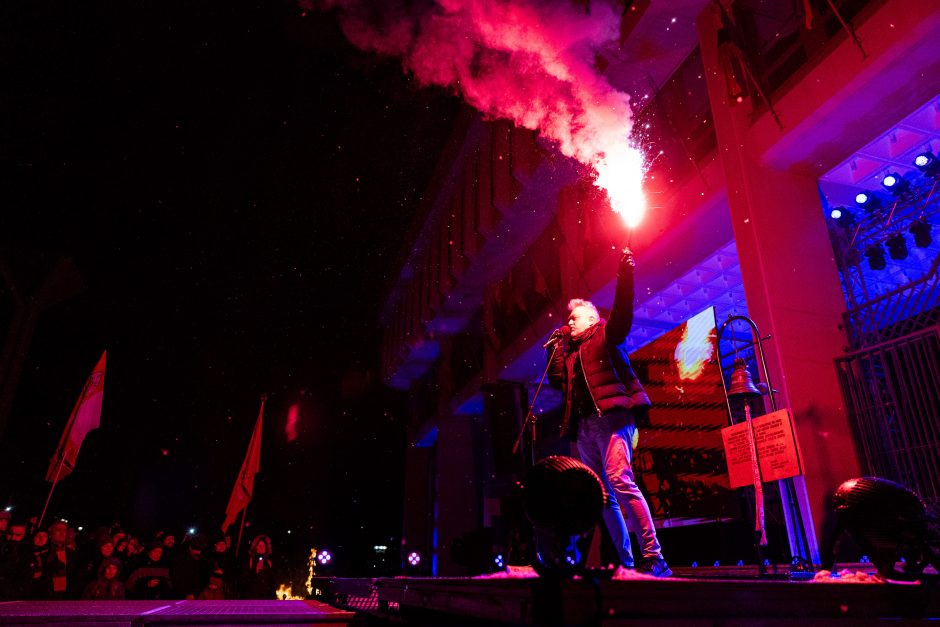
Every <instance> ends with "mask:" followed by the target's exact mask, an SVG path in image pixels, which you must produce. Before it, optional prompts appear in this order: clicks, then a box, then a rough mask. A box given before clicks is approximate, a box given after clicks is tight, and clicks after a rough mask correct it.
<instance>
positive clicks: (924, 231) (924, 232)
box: [910, 218, 933, 248]
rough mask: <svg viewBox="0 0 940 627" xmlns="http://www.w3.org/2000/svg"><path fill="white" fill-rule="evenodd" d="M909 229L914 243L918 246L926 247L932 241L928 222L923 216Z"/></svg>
mask: <svg viewBox="0 0 940 627" xmlns="http://www.w3.org/2000/svg"><path fill="white" fill-rule="evenodd" d="M910 231H911V235H913V236H914V244H916V245H917V247H918V248H927V247H928V246H930V243H931V242H933V237H931V236H930V223H929V222H927V220H924V219H923V218H921V219H920V220H918V221H917V222H915V223H914V224H913V225H912V226H911V228H910Z"/></svg>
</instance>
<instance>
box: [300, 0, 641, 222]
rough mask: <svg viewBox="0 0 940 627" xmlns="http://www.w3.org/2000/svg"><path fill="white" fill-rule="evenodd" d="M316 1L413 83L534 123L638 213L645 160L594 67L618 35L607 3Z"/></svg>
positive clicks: (632, 217)
mask: <svg viewBox="0 0 940 627" xmlns="http://www.w3.org/2000/svg"><path fill="white" fill-rule="evenodd" d="M301 1H302V2H310V0H301ZM324 4H325V6H328V7H336V8H337V9H338V15H339V17H340V23H341V25H342V28H343V32H344V33H345V34H346V36H347V38H348V39H349V40H350V41H351V42H352V43H353V44H354V45H356V46H358V47H360V48H362V49H364V50H370V51H375V52H378V53H381V54H386V55H394V56H399V57H401V59H402V65H403V67H404V69H405V70H406V71H407V72H410V73H411V74H413V75H414V77H415V78H416V79H417V80H418V81H419V82H420V83H422V84H428V85H440V86H445V87H450V88H452V89H454V90H456V91H457V92H458V93H460V94H461V95H462V96H463V98H464V99H465V100H466V101H467V102H468V103H469V104H470V105H471V106H473V107H475V108H476V109H478V110H480V111H481V112H482V113H483V114H484V115H486V116H487V117H490V118H508V119H510V120H512V121H513V122H514V123H515V124H516V125H517V126H521V127H524V128H528V129H532V130H535V131H538V132H539V133H540V134H541V135H542V136H543V137H546V138H548V139H550V140H552V141H553V142H555V143H556V144H557V146H558V149H559V150H560V152H561V153H562V154H564V155H566V156H568V157H572V158H574V159H576V160H577V161H579V162H580V163H583V164H585V165H587V166H588V167H590V168H591V169H592V170H593V172H594V174H595V181H594V183H595V185H597V186H598V187H600V188H602V189H604V190H606V191H607V195H608V198H609V199H610V203H611V207H612V208H613V210H614V211H616V212H617V213H619V214H620V215H621V216H622V217H623V219H624V222H625V223H626V224H627V226H629V227H633V226H636V225H637V224H638V223H639V222H640V220H642V218H643V214H644V213H645V210H646V201H645V198H644V196H643V191H642V181H643V175H644V172H645V164H644V159H643V156H642V154H641V153H640V152H639V150H637V149H636V148H635V147H634V146H632V145H631V144H630V142H629V135H630V130H631V128H632V117H631V111H630V104H629V96H628V95H627V94H625V93H622V92H619V91H617V90H616V89H614V88H613V87H612V86H611V85H610V84H609V83H608V82H607V80H606V79H605V78H604V77H603V76H602V75H601V74H600V73H599V72H598V71H597V70H596V69H595V67H594V59H595V54H596V51H597V50H598V49H599V48H600V47H601V46H603V45H604V44H607V43H609V42H610V41H613V40H616V39H617V37H618V36H619V25H620V18H619V16H618V15H617V13H616V12H615V11H614V7H613V6H608V5H607V4H606V3H604V2H592V3H591V4H590V9H589V10H588V9H586V8H585V7H583V6H581V7H579V6H576V5H575V4H574V3H573V2H569V1H566V0H540V1H538V0H525V1H522V0H434V1H430V2H423V3H420V2H401V1H400V0H399V2H375V1H371V0H328V1H327V2H325V3H324ZM324 4H319V3H310V5H309V6H311V7H312V6H324ZM419 5H420V6H419Z"/></svg>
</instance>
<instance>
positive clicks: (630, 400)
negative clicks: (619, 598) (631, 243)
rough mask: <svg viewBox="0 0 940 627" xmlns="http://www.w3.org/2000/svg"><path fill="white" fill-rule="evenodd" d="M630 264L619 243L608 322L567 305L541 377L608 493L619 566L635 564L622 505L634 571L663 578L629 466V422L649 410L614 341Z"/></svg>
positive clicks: (628, 303) (624, 326) (620, 327)
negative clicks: (638, 552) (634, 541)
mask: <svg viewBox="0 0 940 627" xmlns="http://www.w3.org/2000/svg"><path fill="white" fill-rule="evenodd" d="M635 265H636V262H635V260H634V256H633V253H632V252H631V251H630V249H628V248H624V250H623V254H622V255H621V258H620V263H619V266H618V269H617V287H616V289H615V292H614V304H613V308H612V309H611V313H610V320H609V321H608V320H603V319H602V318H601V317H600V315H599V314H598V311H597V307H595V306H594V304H593V303H591V302H590V301H587V300H583V299H579V298H575V299H572V300H571V301H570V302H569V303H568V309H569V311H570V312H571V314H570V315H569V316H568V324H567V325H566V326H565V327H562V328H561V329H558V330H557V331H556V332H555V333H553V334H552V340H551V341H553V343H554V348H553V349H552V351H551V354H550V356H549V367H548V378H549V383H550V384H551V385H552V386H553V387H555V388H557V389H560V390H561V391H562V394H563V398H564V402H563V406H564V415H563V418H562V434H563V435H564V436H566V437H567V438H568V439H570V440H574V441H575V442H577V447H578V453H579V455H580V457H581V461H582V462H584V464H586V465H587V466H589V467H590V468H591V469H592V470H593V471H594V472H596V473H597V475H598V477H600V478H601V480H602V481H603V483H604V487H605V488H606V491H607V493H608V496H609V502H608V507H605V508H604V522H605V524H606V525H607V529H608V531H610V535H611V539H612V540H613V541H614V545H615V546H616V548H617V552H618V554H619V557H620V562H621V565H622V566H624V567H626V568H632V567H633V566H634V561H633V552H632V550H631V547H630V534H629V533H628V532H627V526H626V523H625V521H624V518H623V512H622V511H621V508H624V509H625V510H626V513H627V517H628V518H629V519H630V522H631V524H632V525H633V527H634V529H635V531H636V532H637V535H638V536H639V539H640V544H641V549H642V558H643V559H642V561H640V562H639V563H638V564H636V570H637V572H641V573H645V574H649V575H653V576H656V577H668V576H670V575H672V571H671V570H670V569H669V566H668V565H667V564H666V561H665V560H664V559H663V556H662V550H661V548H660V545H659V541H658V540H657V538H656V528H655V527H654V525H653V517H652V515H651V514H650V509H649V505H648V504H647V503H646V499H645V498H644V496H643V493H642V492H641V491H640V488H639V487H638V486H637V484H636V481H635V479H634V475H633V469H632V466H631V464H632V459H633V447H634V444H635V441H634V436H635V435H636V434H637V426H636V419H637V417H638V416H641V415H643V414H644V413H645V412H647V411H648V410H649V407H650V400H649V397H648V396H647V394H646V392H645V391H644V389H643V386H642V385H641V384H640V381H639V380H638V379H637V376H636V374H635V373H634V372H633V368H632V367H631V365H630V360H629V359H628V358H627V355H626V353H625V351H624V350H623V348H622V346H621V344H622V343H623V342H624V340H626V339H627V335H628V334H629V333H630V328H631V327H632V326H633V299H634V280H633V269H634V267H635Z"/></svg>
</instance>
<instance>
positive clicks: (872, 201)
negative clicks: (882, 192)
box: [855, 192, 881, 213]
mask: <svg viewBox="0 0 940 627" xmlns="http://www.w3.org/2000/svg"><path fill="white" fill-rule="evenodd" d="M855 204H856V205H858V206H859V207H861V208H862V209H864V210H865V211H867V212H868V213H874V212H875V211H877V210H878V209H881V200H880V199H879V198H878V197H877V196H875V195H874V194H873V193H871V192H859V193H857V194H855Z"/></svg>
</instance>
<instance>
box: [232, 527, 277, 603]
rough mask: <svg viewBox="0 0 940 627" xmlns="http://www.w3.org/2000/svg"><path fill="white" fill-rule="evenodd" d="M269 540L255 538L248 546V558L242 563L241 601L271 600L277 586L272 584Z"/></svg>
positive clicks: (260, 537)
mask: <svg viewBox="0 0 940 627" xmlns="http://www.w3.org/2000/svg"><path fill="white" fill-rule="evenodd" d="M272 553H273V551H272V547H271V538H269V537H268V536H265V535H259V536H255V537H254V539H253V540H252V541H251V544H250V545H249V546H248V557H247V559H246V561H245V562H243V563H242V572H241V588H242V593H241V597H242V598H243V599H273V598H275V591H276V589H277V586H276V585H275V583H274V563H273V562H272V561H271V555H272Z"/></svg>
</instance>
